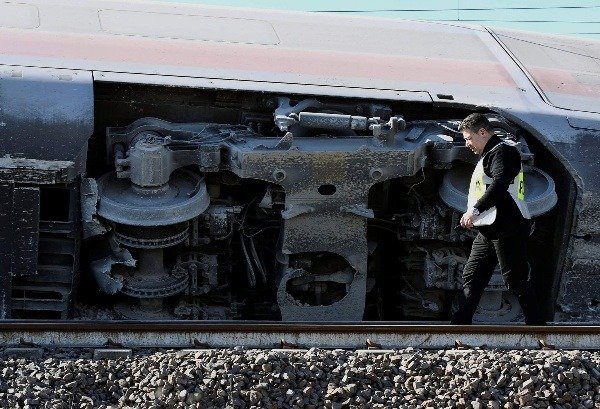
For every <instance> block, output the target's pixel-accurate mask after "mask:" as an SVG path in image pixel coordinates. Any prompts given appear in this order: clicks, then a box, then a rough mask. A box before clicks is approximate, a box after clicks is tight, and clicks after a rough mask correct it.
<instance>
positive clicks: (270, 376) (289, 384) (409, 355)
mask: <svg viewBox="0 0 600 409" xmlns="http://www.w3.org/2000/svg"><path fill="white" fill-rule="evenodd" d="M44 355H45V356H40V357H29V358H27V357H17V356H10V355H2V354H0V374H1V375H2V377H1V378H0V407H1V408H4V407H6V408H32V409H38V408H85V409H87V408H102V409H113V408H115V409H116V408H138V407H139V408H161V409H163V408H192V409H196V408H224V407H227V408H238V407H239V408H321V407H325V408H334V407H335V408H363V407H372V408H388V407H392V408H393V407H396V408H439V407H451V408H453V407H454V408H460V409H466V408H474V409H484V408H489V409H500V408H504V409H512V408H518V407H519V408H520V407H531V408H548V407H551V408H562V409H568V408H584V409H593V408H600V353H598V352H590V351H537V350H536V351H500V350H464V351H463V350H461V351H455V350H447V351H421V350H416V349H412V348H410V349H404V350H395V351H384V352H381V353H377V354H371V353H364V352H354V351H345V350H334V351H331V350H321V349H316V348H312V349H310V350H309V351H301V350H277V351H273V350H272V351H266V350H251V349H241V348H237V349H219V350H196V351H194V350H186V351H175V350H168V351H165V350H147V351H136V352H135V354H133V355H132V356H123V357H120V358H115V359H94V355H93V351H91V350H90V351H85V350H59V351H50V350H48V351H45V352H44Z"/></svg>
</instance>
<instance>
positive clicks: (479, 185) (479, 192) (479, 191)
mask: <svg viewBox="0 0 600 409" xmlns="http://www.w3.org/2000/svg"><path fill="white" fill-rule="evenodd" d="M484 191H485V189H484V184H483V175H482V176H481V177H480V178H479V179H477V180H476V181H475V192H473V193H474V195H475V200H479V199H481V196H483V192H484Z"/></svg>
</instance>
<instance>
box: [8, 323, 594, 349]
mask: <svg viewBox="0 0 600 409" xmlns="http://www.w3.org/2000/svg"><path fill="white" fill-rule="evenodd" d="M367 339H369V340H370V341H371V343H375V344H377V345H378V346H379V347H380V348H389V349H391V348H405V347H417V348H431V349H437V348H453V347H454V346H455V342H456V340H459V341H460V342H461V343H462V344H466V345H470V346H473V347H487V348H504V349H533V348H539V347H540V340H542V341H543V342H545V344H547V345H553V346H555V347H556V348H560V349H598V346H599V345H600V327H595V326H548V327H527V326H468V327H465V326H453V325H406V324H393V323H378V324H372V323H365V324H359V325H356V324H343V323H339V324H327V325H323V324H305V323H302V324H300V323H286V324H281V323H264V322H247V321H246V322H227V323H223V322H212V323H206V322H185V323H173V322H151V323H149V322H139V321H138V322H69V323H65V322H52V323H49V322H10V321H9V322H5V323H3V324H2V325H1V326H0V342H1V343H2V344H3V345H5V346H11V345H17V344H19V343H20V342H21V340H23V341H25V342H32V343H34V344H36V345H39V346H45V347H100V346H102V345H105V344H106V343H107V341H108V340H110V342H111V343H113V344H115V343H116V344H120V345H123V346H124V347H174V348H186V347H193V346H194V345H207V346H208V347H211V348H225V347H233V346H242V347H246V348H273V347H278V346H280V345H281V344H282V340H284V341H285V343H287V344H293V345H297V346H298V347H300V348H310V347H321V348H352V349H361V348H365V344H366V342H367Z"/></svg>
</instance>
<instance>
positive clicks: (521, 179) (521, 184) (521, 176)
mask: <svg viewBox="0 0 600 409" xmlns="http://www.w3.org/2000/svg"><path fill="white" fill-rule="evenodd" d="M517 177H518V182H519V185H518V186H519V190H518V191H517V197H518V198H519V200H525V174H524V173H523V171H520V172H519V175H518V176H517Z"/></svg>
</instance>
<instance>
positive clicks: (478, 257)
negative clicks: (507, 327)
mask: <svg viewBox="0 0 600 409" xmlns="http://www.w3.org/2000/svg"><path fill="white" fill-rule="evenodd" d="M459 131H461V132H462V134H463V138H464V139H465V145H466V146H467V147H468V148H469V149H471V150H472V151H473V152H475V153H476V154H478V155H481V158H480V160H479V162H478V163H477V166H476V167H475V170H474V171H473V176H472V177H471V184H470V186H469V198H468V209H467V212H466V213H465V214H463V215H462V217H461V219H460V225H461V226H462V227H465V228H468V229H471V228H477V229H478V230H479V232H478V234H477V236H476V237H475V240H474V241H473V247H472V248H471V254H470V255H469V260H468V261H467V264H466V265H465V269H464V271H463V293H462V296H461V297H460V301H459V308H458V310H457V311H456V312H455V313H454V315H453V316H452V321H451V322H452V323H453V324H471V323H472V320H473V314H474V313H475V310H476V308H477V305H478V304H479V300H480V298H481V295H482V294H483V291H484V289H485V287H486V286H487V284H488V282H489V280H490V278H491V276H492V274H493V273H494V269H495V267H496V264H498V263H499V264H500V270H501V271H502V275H503V276H504V279H505V280H506V283H507V285H508V288H509V289H510V290H511V291H512V292H513V293H514V294H515V295H516V296H517V298H518V300H519V303H520V304H521V308H522V309H523V313H524V315H525V323H526V324H532V325H536V324H537V325H543V324H545V322H544V321H543V319H542V318H541V314H540V311H539V308H538V303H537V298H536V294H535V290H534V289H533V287H532V286H531V282H530V280H529V279H530V277H529V276H530V268H529V263H528V262H527V247H526V245H527V238H528V237H529V234H530V231H531V225H532V224H531V221H530V218H531V217H530V215H529V211H528V209H527V204H526V202H525V183H524V182H525V181H524V176H523V169H522V166H521V156H520V153H519V151H518V149H517V148H516V146H515V144H514V143H513V144H510V143H508V142H505V141H502V140H501V139H500V138H499V137H498V136H497V135H494V131H493V128H492V126H491V124H490V122H489V121H488V119H487V118H486V117H485V116H484V115H482V114H471V115H469V116H468V117H466V118H465V120H464V121H462V123H461V124H460V126H459Z"/></svg>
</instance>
